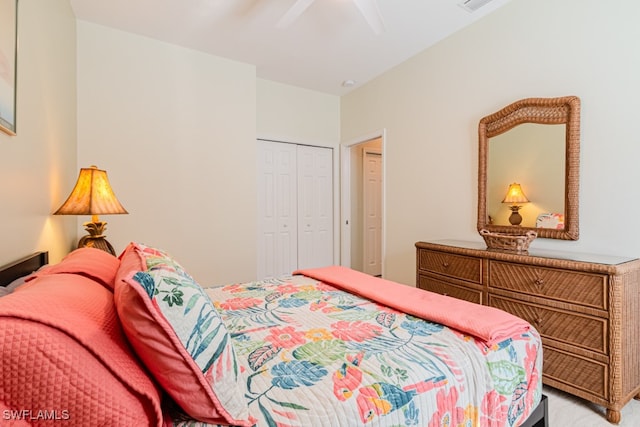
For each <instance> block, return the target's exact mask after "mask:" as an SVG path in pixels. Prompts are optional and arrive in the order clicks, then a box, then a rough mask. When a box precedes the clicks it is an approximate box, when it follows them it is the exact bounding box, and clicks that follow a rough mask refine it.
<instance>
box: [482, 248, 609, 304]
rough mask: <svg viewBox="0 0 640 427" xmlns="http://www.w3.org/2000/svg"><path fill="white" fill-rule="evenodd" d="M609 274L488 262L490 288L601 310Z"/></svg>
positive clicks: (604, 302) (606, 293)
mask: <svg viewBox="0 0 640 427" xmlns="http://www.w3.org/2000/svg"><path fill="white" fill-rule="evenodd" d="M607 283H608V276H606V275H602V274H592V273H584V272H579V271H568V270H560V269H551V268H544V267H535V266H529V265H521V264H509V263H505V262H500V261H494V260H491V261H490V262H489V287H491V288H499V289H505V290H509V291H515V292H520V293H523V294H527V295H537V296H541V297H545V298H552V299H555V300H559V301H562V302H569V303H575V304H582V305H586V306H590V307H594V308H598V309H602V310H607V309H608V304H607V300H608V292H607Z"/></svg>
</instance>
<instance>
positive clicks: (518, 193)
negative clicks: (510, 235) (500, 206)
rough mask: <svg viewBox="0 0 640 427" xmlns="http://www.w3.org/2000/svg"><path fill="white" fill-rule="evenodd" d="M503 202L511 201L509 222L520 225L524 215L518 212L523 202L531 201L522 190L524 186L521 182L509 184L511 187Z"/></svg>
mask: <svg viewBox="0 0 640 427" xmlns="http://www.w3.org/2000/svg"><path fill="white" fill-rule="evenodd" d="M502 203H509V204H510V205H511V206H509V209H511V216H509V222H510V223H511V225H520V223H522V215H520V212H518V211H519V210H520V209H521V208H522V206H521V204H523V203H529V199H527V196H525V195H524V192H523V191H522V187H521V186H520V184H518V183H516V182H514V183H513V184H511V185H509V189H508V190H507V195H506V196H505V197H504V200H503V201H502Z"/></svg>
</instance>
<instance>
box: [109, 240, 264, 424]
mask: <svg viewBox="0 0 640 427" xmlns="http://www.w3.org/2000/svg"><path fill="white" fill-rule="evenodd" d="M120 260H121V264H120V269H119V270H118V273H117V275H116V283H115V293H114V296H115V303H116V308H117V311H118V315H119V316H120V321H121V323H122V326H123V329H124V331H125V334H126V335H127V337H128V338H129V341H130V342H131V345H132V346H133V348H134V349H135V351H136V353H137V354H138V356H139V357H140V359H141V360H142V361H143V362H144V364H145V365H146V367H147V369H148V370H149V371H150V372H151V373H152V375H153V376H154V377H155V378H156V380H157V381H158V383H159V384H160V385H161V386H162V387H163V388H164V389H165V391H166V392H167V393H168V394H169V395H170V396H171V397H172V398H173V400H175V402H176V403H177V404H178V405H180V407H181V408H182V409H183V410H184V411H185V412H186V413H187V414H189V416H191V417H193V418H195V419H198V420H200V421H204V422H207V423H212V424H218V423H222V424H227V423H228V424H233V425H238V426H251V425H253V422H251V421H249V409H248V405H247V401H246V398H245V397H244V395H245V392H246V386H245V383H244V379H243V378H242V375H241V374H240V371H239V366H238V363H237V361H236V356H235V352H234V350H233V347H232V344H231V337H230V335H229V333H228V331H227V329H226V327H225V325H224V324H223V323H222V320H221V319H220V317H219V315H218V313H217V311H216V310H215V308H214V307H213V304H212V303H211V301H210V299H209V297H208V296H207V294H206V293H205V292H204V290H203V289H202V288H201V287H200V285H198V283H196V282H195V281H194V280H193V278H191V276H189V274H187V272H186V271H185V270H184V269H183V268H182V267H181V266H180V264H178V263H177V262H176V261H175V260H174V259H172V258H171V257H170V256H169V255H167V254H166V253H165V252H163V251H159V250H157V249H153V248H150V247H147V246H144V245H141V244H137V243H131V244H130V245H129V246H128V247H127V248H126V249H125V250H124V252H123V253H122V254H121V255H120Z"/></svg>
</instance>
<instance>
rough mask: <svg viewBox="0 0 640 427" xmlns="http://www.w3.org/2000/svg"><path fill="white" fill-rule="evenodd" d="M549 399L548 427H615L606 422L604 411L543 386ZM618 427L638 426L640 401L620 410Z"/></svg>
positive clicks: (600, 407)
mask: <svg viewBox="0 0 640 427" xmlns="http://www.w3.org/2000/svg"><path fill="white" fill-rule="evenodd" d="M542 393H544V394H545V395H547V397H548V398H549V427H574V426H575V427H615V426H616V424H611V423H609V422H608V421H607V417H606V410H605V409H604V408H603V407H602V406H599V405H596V404H594V403H591V402H587V401H586V400H583V399H579V398H577V397H573V396H571V395H570V394H567V393H564V392H562V391H560V390H556V389H554V388H551V387H547V386H544V387H543V388H542ZM621 412H622V420H621V421H620V424H617V425H618V426H619V427H639V426H640V401H638V400H634V399H632V400H631V401H630V402H629V403H627V404H626V405H625V406H624V407H623V408H622V411H621Z"/></svg>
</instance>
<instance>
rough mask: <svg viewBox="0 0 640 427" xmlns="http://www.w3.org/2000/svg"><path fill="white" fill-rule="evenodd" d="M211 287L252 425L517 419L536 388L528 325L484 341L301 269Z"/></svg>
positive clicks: (536, 347)
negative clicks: (300, 272) (275, 276)
mask: <svg viewBox="0 0 640 427" xmlns="http://www.w3.org/2000/svg"><path fill="white" fill-rule="evenodd" d="M207 293H208V294H209V296H210V297H211V299H212V301H213V302H214V305H215V306H216V308H217V309H218V310H219V311H220V313H221V315H222V317H223V319H224V321H225V323H226V325H227V327H228V329H229V331H230V332H231V334H232V338H233V341H234V347H235V350H236V353H237V355H238V359H239V360H238V362H239V364H240V365H241V368H242V370H243V375H244V376H245V378H246V383H247V390H248V392H247V394H246V396H245V398H246V399H247V401H248V403H249V410H250V412H251V415H252V416H253V417H254V419H255V422H256V425H257V426H260V427H262V426H283V427H285V426H304V427H308V426H323V427H325V426H362V425H375V426H429V427H431V426H459V425H465V426H467V425H470V426H487V427H489V426H491V427H499V426H519V425H520V424H521V423H522V422H523V421H524V420H525V419H526V418H527V417H528V415H529V413H530V411H531V410H532V409H533V408H534V407H535V406H536V405H537V404H538V403H539V401H540V399H541V387H542V384H541V381H540V374H541V372H542V347H541V342H540V337H539V335H538V333H537V332H536V331H535V329H533V328H527V329H526V330H523V331H522V330H518V331H517V332H513V333H511V335H509V336H505V337H503V339H502V340H501V341H499V342H495V343H492V344H491V345H487V344H486V342H485V341H483V340H479V339H476V338H474V337H473V336H471V335H469V334H467V333H464V332H460V331H458V330H455V329H452V328H449V327H447V326H444V325H442V324H439V323H434V322H432V321H428V320H425V319H421V318H418V317H416V316H413V315H410V314H406V313H404V312H401V311H399V310H397V309H394V308H390V307H388V306H386V305H382V304H380V303H378V302H375V301H372V300H369V299H365V298H362V297H360V296H356V295H354V294H353V293H349V292H346V291H344V290H341V289H339V288H337V287H335V286H333V285H330V284H328V283H325V282H323V281H319V280H317V279H312V278H309V277H306V276H293V277H290V278H284V279H278V280H267V281H261V282H254V283H246V284H234V285H229V286H224V287H220V288H213V289H207ZM176 425H184V426H187V425H192V426H193V425H201V424H200V423H195V422H191V421H188V420H183V421H176Z"/></svg>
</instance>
